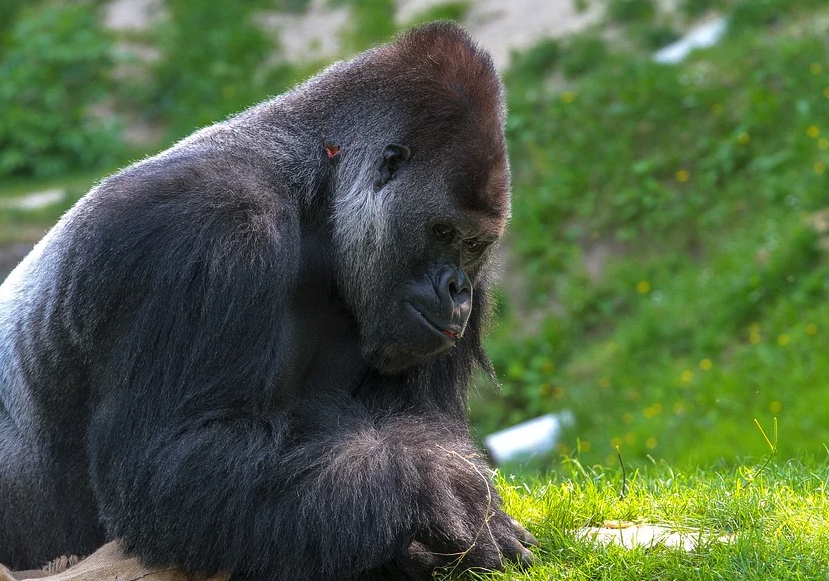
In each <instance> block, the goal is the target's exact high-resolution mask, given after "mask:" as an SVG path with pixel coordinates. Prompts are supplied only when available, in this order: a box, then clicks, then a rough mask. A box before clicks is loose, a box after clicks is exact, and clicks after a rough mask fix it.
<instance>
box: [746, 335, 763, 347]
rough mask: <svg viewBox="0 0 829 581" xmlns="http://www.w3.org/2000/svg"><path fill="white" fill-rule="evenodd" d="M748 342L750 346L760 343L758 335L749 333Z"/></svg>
mask: <svg viewBox="0 0 829 581" xmlns="http://www.w3.org/2000/svg"><path fill="white" fill-rule="evenodd" d="M748 342H749V343H751V344H752V345H757V343H759V342H760V333H749V334H748Z"/></svg>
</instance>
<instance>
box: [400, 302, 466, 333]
mask: <svg viewBox="0 0 829 581" xmlns="http://www.w3.org/2000/svg"><path fill="white" fill-rule="evenodd" d="M406 306H408V307H409V310H410V311H412V314H413V315H414V318H415V319H416V320H418V321H419V322H421V323H422V324H423V325H424V326H425V327H426V328H428V329H429V330H430V331H432V332H433V333H436V334H439V335H440V336H441V339H442V340H443V341H447V340H448V341H451V342H453V343H454V342H455V341H457V340H458V333H457V332H455V331H452V330H451V329H444V328H443V327H441V326H440V325H437V324H435V323H433V322H432V321H431V320H430V319H429V317H427V316H426V315H424V314H423V313H422V312H421V311H420V310H419V309H418V308H417V307H415V306H414V305H413V304H412V303H408V302H407V303H406Z"/></svg>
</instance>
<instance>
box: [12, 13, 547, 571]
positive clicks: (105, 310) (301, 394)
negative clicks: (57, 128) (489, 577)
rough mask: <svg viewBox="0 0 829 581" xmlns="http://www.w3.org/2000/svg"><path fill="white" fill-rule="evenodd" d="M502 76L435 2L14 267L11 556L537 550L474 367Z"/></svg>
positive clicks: (242, 566)
mask: <svg viewBox="0 0 829 581" xmlns="http://www.w3.org/2000/svg"><path fill="white" fill-rule="evenodd" d="M504 117H505V106H504V91H503V86H502V84H501V81H500V79H499V76H498V74H497V72H496V71H495V69H494V67H493V64H492V62H491V60H490V58H489V56H488V55H487V54H486V53H485V52H484V51H482V50H481V49H480V48H478V47H477V46H476V44H475V43H474V42H473V41H472V40H471V39H470V37H469V36H468V35H467V34H466V33H465V32H464V31H463V30H461V29H460V28H458V27H457V26H455V25H453V24H448V23H436V24H431V25H427V26H424V27H421V28H417V29H414V30H411V31H409V32H408V33H405V34H403V35H402V36H401V37H400V38H398V39H397V40H396V41H395V42H394V43H392V44H388V45H385V46H381V47H379V48H375V49H373V50H369V51H367V52H365V53H363V54H361V55H359V56H357V57H356V58H354V59H353V60H350V61H348V62H340V63H336V64H334V65H332V66H331V67H329V68H328V69H327V70H325V71H323V72H322V73H321V74H319V75H318V76H316V77H314V78H312V79H310V80H308V81H307V82H305V83H304V84H301V85H299V86H298V87H296V88H295V89H293V90H291V91H289V92H288V93H286V94H284V95H282V96H279V97H276V98H274V99H271V100H268V101H265V102H263V103H261V104H259V105H256V106H254V107H252V108H251V109H248V110H246V111H243V112H242V113H240V114H238V115H236V116H234V117H232V118H230V119H228V120H226V121H224V122H221V123H217V124H215V125H213V126H211V127H207V128H205V129H202V130H200V131H197V132H196V133H194V134H193V135H191V136H190V137H187V138H186V139H184V140H182V141H181V142H179V143H177V144H176V145H174V146H173V147H171V148H170V149H168V150H166V151H164V152H162V153H160V154H158V155H156V156H154V157H150V158H147V159H144V160H142V161H140V162H138V163H135V164H134V165H131V166H129V167H127V168H126V169H124V170H122V171H120V172H118V173H117V174H115V175H113V176H110V177H108V178H106V179H104V180H103V181H101V182H100V183H99V184H98V185H96V186H95V187H94V188H93V189H92V190H91V191H90V192H89V193H88V194H87V195H86V196H84V197H83V198H82V199H81V200H80V201H79V202H78V203H77V204H76V205H75V206H74V207H73V208H72V209H71V210H69V212H67V213H66V215H65V216H63V218H62V219H61V220H60V221H59V223H58V224H57V225H56V226H55V227H54V228H53V229H52V230H51V231H50V232H49V233H48V234H47V235H46V236H45V238H44V239H43V240H42V241H41V242H40V243H39V244H38V245H37V246H36V247H35V249H34V250H33V251H32V252H31V254H29V255H28V256H27V257H26V258H25V259H24V260H23V261H22V262H21V264H20V265H19V266H18V267H17V268H16V269H15V270H14V271H13V273H12V274H11V275H10V276H9V278H8V279H7V280H6V282H5V283H4V284H3V286H2V287H0V499H2V500H0V562H3V563H5V564H6V565H10V566H12V567H15V568H26V567H36V566H39V565H41V564H42V563H43V562H44V561H46V560H48V559H51V558H54V557H55V556H58V555H61V554H67V553H70V554H88V553H90V552H92V551H93V550H94V549H95V548H97V547H98V546H99V545H100V544H102V543H103V542H105V541H106V540H108V539H114V538H120V539H121V541H122V543H123V546H124V547H125V549H126V550H127V551H128V552H129V553H130V554H133V555H137V556H139V557H140V558H141V559H142V560H143V562H144V563H146V564H147V565H149V566H170V567H178V568H180V569H181V570H183V571H185V572H187V573H191V574H199V575H210V574H214V573H217V572H224V573H227V574H229V575H230V578H231V579H286V580H292V581H303V580H314V581H325V580H352V579H353V580H361V581H365V580H369V579H408V580H422V579H428V578H429V577H430V576H431V575H432V574H433V572H434V571H435V570H436V569H438V568H441V567H455V568H456V570H458V571H463V570H468V569H472V568H475V569H490V570H498V569H503V568H504V567H505V566H506V565H507V564H509V563H516V564H517V565H519V566H521V565H526V564H528V563H530V562H531V560H532V554H531V552H530V551H529V550H528V549H527V546H528V545H531V544H533V543H534V542H535V541H534V539H533V538H532V536H531V535H530V534H529V533H528V532H527V531H526V530H525V529H524V528H523V527H521V526H520V525H519V524H518V523H517V522H516V521H515V520H513V519H512V518H510V517H509V516H508V515H507V514H505V513H504V512H503V510H502V508H501V506H500V499H499V497H498V494H497V493H496V491H495V490H494V489H493V487H492V485H491V483H490V480H489V471H488V469H487V467H486V464H485V462H484V460H483V459H482V457H481V455H480V454H479V453H478V452H477V451H476V449H475V447H474V445H473V443H472V442H471V438H470V432H469V428H468V424H467V422H466V417H465V415H466V390H467V384H468V383H469V380H470V375H471V374H472V372H473V371H474V369H475V368H476V367H477V368H483V369H484V370H488V369H490V365H489V363H488V360H487V358H486V355H485V354H484V352H483V349H482V347H481V329H482V325H483V322H484V320H485V317H486V313H487V295H488V290H489V287H490V286H491V282H492V271H493V267H492V264H491V262H492V261H491V254H492V249H493V246H494V244H495V243H496V241H497V240H498V239H499V237H500V236H501V235H502V233H503V231H504V227H505V223H506V221H507V219H508V216H509V203H510V200H509V198H510V194H509V188H510V176H509V168H508V164H507V158H506V147H505V141H504Z"/></svg>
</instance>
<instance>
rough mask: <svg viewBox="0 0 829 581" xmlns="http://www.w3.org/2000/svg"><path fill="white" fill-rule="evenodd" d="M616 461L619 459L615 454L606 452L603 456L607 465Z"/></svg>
mask: <svg viewBox="0 0 829 581" xmlns="http://www.w3.org/2000/svg"><path fill="white" fill-rule="evenodd" d="M618 461H619V459H618V458H616V456H614V455H613V454H608V455H607V456H605V457H604V463H605V465H607V466H610V465H611V464H614V463H618Z"/></svg>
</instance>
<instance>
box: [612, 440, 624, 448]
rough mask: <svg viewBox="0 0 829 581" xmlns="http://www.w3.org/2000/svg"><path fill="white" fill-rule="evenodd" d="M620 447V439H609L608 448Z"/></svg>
mask: <svg viewBox="0 0 829 581" xmlns="http://www.w3.org/2000/svg"><path fill="white" fill-rule="evenodd" d="M621 445H622V438H611V439H610V447H611V448H618V447H620V446H621Z"/></svg>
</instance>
